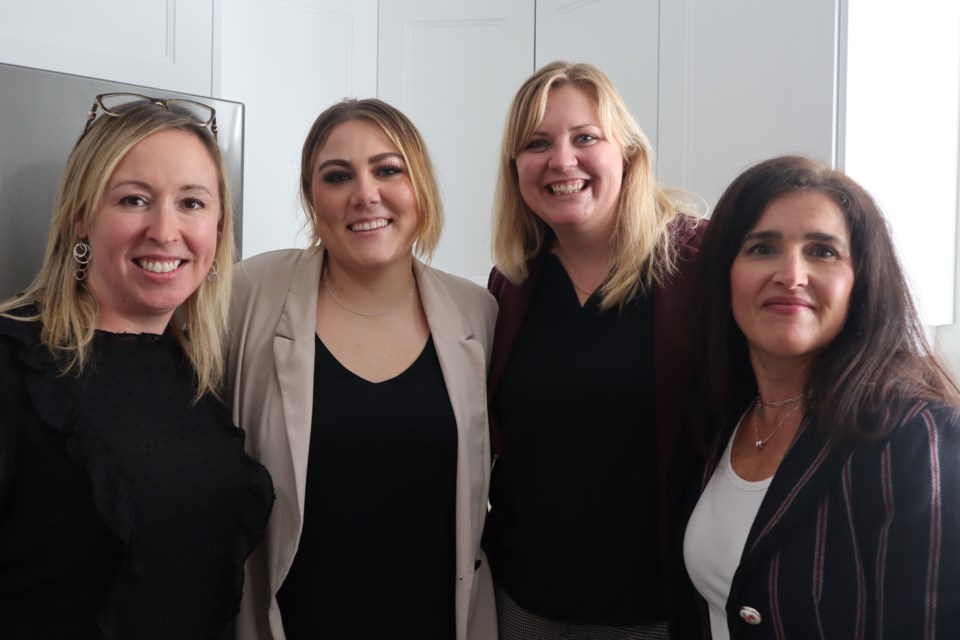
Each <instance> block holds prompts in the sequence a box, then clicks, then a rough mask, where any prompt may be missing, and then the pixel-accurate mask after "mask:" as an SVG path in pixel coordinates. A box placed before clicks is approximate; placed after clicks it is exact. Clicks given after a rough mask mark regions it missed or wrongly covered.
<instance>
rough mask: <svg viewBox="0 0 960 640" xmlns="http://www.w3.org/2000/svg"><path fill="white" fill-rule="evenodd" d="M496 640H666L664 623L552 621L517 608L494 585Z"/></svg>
mask: <svg viewBox="0 0 960 640" xmlns="http://www.w3.org/2000/svg"><path fill="white" fill-rule="evenodd" d="M495 588H496V596H497V627H498V629H499V632H500V640H670V635H669V633H668V632H667V623H666V622H654V623H652V624H641V625H635V626H634V625H629V626H612V625H602V624H567V623H565V622H554V621H553V620H550V619H548V618H543V617H541V616H538V615H537V614H535V613H531V612H529V611H527V610H526V609H524V608H522V607H521V606H520V605H518V604H517V603H516V602H515V601H514V600H513V598H511V597H510V596H509V595H508V594H507V592H506V591H504V590H503V589H502V588H500V586H499V585H495Z"/></svg>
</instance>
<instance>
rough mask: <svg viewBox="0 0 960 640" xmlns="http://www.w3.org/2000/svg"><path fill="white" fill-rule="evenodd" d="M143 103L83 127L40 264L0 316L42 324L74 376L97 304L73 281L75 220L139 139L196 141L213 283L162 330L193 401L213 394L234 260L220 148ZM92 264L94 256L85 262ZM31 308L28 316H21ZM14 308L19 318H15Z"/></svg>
mask: <svg viewBox="0 0 960 640" xmlns="http://www.w3.org/2000/svg"><path fill="white" fill-rule="evenodd" d="M174 108H175V107H173V105H169V106H168V107H166V108H163V107H160V106H157V105H155V104H152V103H149V102H137V103H133V104H129V105H125V106H123V107H120V108H118V109H114V111H120V112H122V115H121V116H119V117H109V116H101V117H100V118H98V119H97V120H96V121H94V122H93V124H92V125H90V127H89V129H88V130H87V132H86V133H84V134H83V135H82V136H81V137H80V140H79V141H78V142H77V144H76V146H75V147H74V148H73V151H72V152H71V153H70V156H69V158H68V159H67V165H66V168H65V169H64V172H63V175H62V177H61V179H60V186H59V188H58V190H57V197H56V201H55V203H54V209H53V220H52V221H51V223H50V231H49V234H48V236H47V247H46V251H45V254H44V258H43V264H42V266H41V268H40V271H39V273H38V274H37V276H36V277H35V278H34V280H33V282H32V283H31V284H30V285H29V286H28V287H27V290H26V291H25V292H24V293H22V294H20V295H18V296H16V297H14V298H10V299H8V300H7V301H5V302H3V303H0V314H2V315H4V316H5V317H9V318H15V319H18V320H24V321H37V320H39V321H40V322H41V324H42V331H41V340H42V342H43V344H44V345H46V347H47V348H48V349H49V350H50V351H51V352H52V353H53V354H54V355H55V356H56V357H57V358H58V359H59V360H60V361H61V362H62V363H63V368H62V372H63V373H69V372H71V371H75V372H76V373H81V372H82V371H83V369H84V365H85V364H86V361H87V358H88V356H89V351H90V343H91V341H92V340H93V336H94V331H95V330H96V326H97V321H98V318H99V313H100V311H99V303H98V301H97V299H96V298H95V297H94V296H93V294H92V293H91V292H90V290H89V289H88V288H87V286H86V284H85V282H84V281H77V280H76V278H75V277H74V274H75V272H76V265H75V264H74V258H73V247H74V245H75V244H76V243H77V241H78V240H79V238H78V236H77V233H76V227H77V223H78V222H90V221H91V220H92V219H93V217H94V216H95V215H96V212H97V208H98V205H99V203H100V200H101V197H102V196H103V192H104V190H105V188H106V186H107V183H108V182H109V180H110V176H112V175H113V172H114V169H115V168H116V166H117V164H118V163H119V162H120V161H121V160H122V159H123V157H124V156H126V154H127V153H128V152H129V151H130V149H132V148H133V147H134V146H135V145H136V144H137V143H139V142H140V141H141V140H143V139H144V138H146V137H147V136H150V135H152V134H154V133H157V132H159V131H167V130H171V129H178V130H181V131H185V132H188V133H190V134H191V135H194V136H196V137H197V139H198V140H200V142H201V143H202V144H203V146H204V148H205V149H206V150H207V152H208V153H209V154H210V158H211V160H213V163H214V165H216V169H217V183H218V184H217V186H218V188H219V191H220V194H219V195H220V221H219V224H218V241H217V250H216V253H215V254H214V258H215V259H216V261H217V263H218V265H219V268H220V270H219V280H218V281H217V282H209V281H207V280H206V279H205V280H204V281H203V282H202V283H201V285H200V287H199V288H197V290H196V291H194V292H193V293H192V294H191V295H190V297H189V298H187V299H186V300H185V301H184V302H183V304H181V305H180V307H179V308H178V309H177V310H176V312H175V314H174V318H173V320H172V321H171V325H170V330H171V331H172V332H173V335H174V336H176V338H177V340H178V341H179V342H180V344H181V346H182V347H183V350H184V352H185V353H186V355H187V357H188V359H189V361H190V363H191V365H192V366H193V370H194V373H195V374H196V385H197V395H196V399H199V398H200V397H202V396H203V395H204V394H206V393H213V394H214V395H219V393H220V388H221V384H222V381H223V368H224V366H223V350H222V341H223V335H224V330H225V328H226V321H227V310H228V308H229V302H230V283H231V277H232V273H233V262H234V256H235V249H234V238H233V216H232V209H231V198H230V190H229V187H228V182H227V175H226V171H225V168H224V164H223V158H222V156H221V155H220V148H219V146H218V145H217V141H216V139H215V138H214V136H213V135H212V134H211V132H210V131H209V130H208V129H207V128H206V127H204V126H201V125H200V124H198V123H197V122H196V121H195V120H194V119H193V118H191V117H190V116H188V115H185V114H182V113H179V112H178V111H171V110H170V109H174ZM93 259H94V260H96V256H93ZM30 307H33V308H35V310H36V311H35V313H30V314H24V313H22V310H23V309H26V308H30ZM18 310H20V311H21V313H15V312H16V311H18Z"/></svg>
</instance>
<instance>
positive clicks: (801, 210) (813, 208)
mask: <svg viewBox="0 0 960 640" xmlns="http://www.w3.org/2000/svg"><path fill="white" fill-rule="evenodd" d="M751 231H780V232H783V233H789V232H796V233H813V232H818V233H828V234H830V235H833V236H837V237H838V238H841V239H843V240H845V241H849V238H850V229H849V227H848V225H847V218H846V216H845V215H844V213H843V210H842V209H841V208H840V205H839V204H838V203H837V201H836V200H834V199H833V198H831V197H830V196H828V195H825V194H823V193H820V192H819V191H807V190H802V191H790V192H788V193H783V194H780V195H778V196H777V197H776V198H774V199H773V200H771V201H770V202H769V204H767V206H766V207H765V208H764V210H763V212H762V213H761V214H760V217H759V218H758V219H757V222H756V224H755V225H754V226H753V229H751Z"/></svg>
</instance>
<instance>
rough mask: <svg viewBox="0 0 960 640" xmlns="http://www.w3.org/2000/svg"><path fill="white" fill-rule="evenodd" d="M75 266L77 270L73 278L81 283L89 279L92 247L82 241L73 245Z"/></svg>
mask: <svg viewBox="0 0 960 640" xmlns="http://www.w3.org/2000/svg"><path fill="white" fill-rule="evenodd" d="M73 264H74V267H75V269H76V270H75V271H74V272H73V277H74V279H76V280H77V282H80V281H81V280H83V279H85V278H86V277H87V269H89V268H90V245H88V244H87V243H86V242H85V241H84V240H82V239H81V240H77V244H75V245H73Z"/></svg>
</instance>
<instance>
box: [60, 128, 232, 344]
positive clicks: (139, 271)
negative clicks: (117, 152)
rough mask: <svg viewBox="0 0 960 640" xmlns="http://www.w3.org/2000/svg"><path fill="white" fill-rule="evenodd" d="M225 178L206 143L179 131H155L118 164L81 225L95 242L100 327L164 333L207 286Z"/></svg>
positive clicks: (93, 284) (91, 281) (89, 282)
mask: <svg viewBox="0 0 960 640" xmlns="http://www.w3.org/2000/svg"><path fill="white" fill-rule="evenodd" d="M217 175H218V174H217V168H216V165H215V164H214V161H213V159H212V158H211V157H210V154H209V153H208V152H207V150H206V149H205V148H204V146H203V144H202V143H201V142H200V140H198V139H197V137H196V136H194V135H192V134H190V133H188V132H185V131H180V130H177V129H170V130H165V131H159V132H157V133H154V134H151V135H149V136H147V137H146V138H144V139H143V140H141V141H140V142H139V143H137V144H136V145H134V147H133V148H132V149H131V150H130V151H129V152H128V153H127V155H126V156H124V157H123V159H122V160H121V161H120V162H119V163H118V164H117V167H116V169H115V170H114V172H113V175H111V176H110V179H109V180H108V181H107V185H106V188H105V189H104V192H103V196H102V197H101V198H100V202H99V204H98V205H97V208H96V212H95V213H94V215H93V216H92V217H91V218H90V219H89V220H87V221H85V222H78V223H77V224H76V231H77V234H78V236H79V237H81V238H86V241H87V243H88V244H89V245H90V253H91V260H90V267H89V269H88V270H87V277H86V287H87V288H88V289H89V290H90V292H91V293H92V295H93V296H94V298H96V300H97V302H98V303H99V306H100V316H99V319H98V322H97V328H98V329H104V330H107V331H114V332H132V333H142V332H146V333H162V332H163V331H164V329H165V328H166V326H167V323H168V322H169V321H170V318H171V316H172V315H173V312H174V311H175V310H176V308H177V307H178V306H179V305H180V304H182V303H183V302H184V301H185V300H186V299H187V298H188V297H190V295H191V294H192V293H193V292H194V291H196V289H197V288H198V287H199V286H200V285H201V284H202V283H203V280H204V278H206V276H207V273H208V272H209V271H210V265H211V263H212V262H213V258H214V255H215V253H216V250H217V239H218V223H219V220H220V210H221V207H220V192H219V188H218V180H217Z"/></svg>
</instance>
